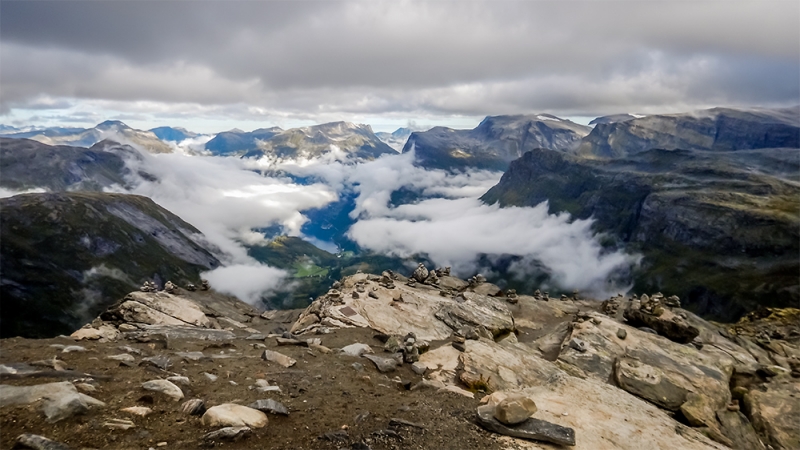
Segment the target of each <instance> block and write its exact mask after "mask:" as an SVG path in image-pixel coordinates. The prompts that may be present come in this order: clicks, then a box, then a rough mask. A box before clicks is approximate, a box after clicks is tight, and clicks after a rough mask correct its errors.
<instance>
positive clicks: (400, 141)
mask: <svg viewBox="0 0 800 450" xmlns="http://www.w3.org/2000/svg"><path fill="white" fill-rule="evenodd" d="M411 133H413V130H412V129H411V128H405V127H403V128H398V129H396V130H394V131H392V132H391V133H386V132H379V133H375V136H377V137H378V139H380V140H382V141H383V142H385V143H386V144H387V145H388V146H389V147H392V148H393V149H395V150H397V151H398V152H399V151H402V150H403V146H404V145H405V144H406V141H408V137H409V136H411Z"/></svg>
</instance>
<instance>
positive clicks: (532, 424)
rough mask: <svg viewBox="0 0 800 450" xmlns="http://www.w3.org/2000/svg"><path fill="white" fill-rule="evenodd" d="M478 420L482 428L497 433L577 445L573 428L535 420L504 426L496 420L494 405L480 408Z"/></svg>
mask: <svg viewBox="0 0 800 450" xmlns="http://www.w3.org/2000/svg"><path fill="white" fill-rule="evenodd" d="M477 418H478V424H479V425H480V426H482V427H483V428H485V429H487V430H489V431H492V432H495V433H499V434H503V435H506V436H511V437H517V438H522V439H531V440H535V441H544V442H551V443H553V444H558V445H567V446H574V445H575V430H573V429H572V428H568V427H562V426H560V425H556V424H554V423H550V422H547V421H544V420H539V419H534V418H530V419H528V420H526V421H524V422H522V423H520V424H517V425H512V426H508V425H504V424H503V423H501V422H500V421H499V420H497V419H495V418H494V406H492V405H484V406H480V407H478V414H477Z"/></svg>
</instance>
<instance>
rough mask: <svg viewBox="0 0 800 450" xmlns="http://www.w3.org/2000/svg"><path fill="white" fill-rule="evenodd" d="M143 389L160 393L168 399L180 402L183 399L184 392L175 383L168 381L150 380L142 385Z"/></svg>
mask: <svg viewBox="0 0 800 450" xmlns="http://www.w3.org/2000/svg"><path fill="white" fill-rule="evenodd" d="M142 389H145V390H148V391H153V392H159V393H161V394H164V395H166V396H167V397H169V398H171V399H172V400H174V401H176V402H177V401H178V400H180V399H182V398H183V391H182V390H181V388H179V387H178V386H175V384H174V383H172V382H171V381H167V380H150V381H146V382H144V383H142Z"/></svg>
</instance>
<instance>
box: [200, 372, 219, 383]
mask: <svg viewBox="0 0 800 450" xmlns="http://www.w3.org/2000/svg"><path fill="white" fill-rule="evenodd" d="M203 376H205V377H206V379H207V380H208V381H210V382H212V383H213V382H215V381H217V379H219V377H218V376H216V375H214V374H213V373H208V372H203Z"/></svg>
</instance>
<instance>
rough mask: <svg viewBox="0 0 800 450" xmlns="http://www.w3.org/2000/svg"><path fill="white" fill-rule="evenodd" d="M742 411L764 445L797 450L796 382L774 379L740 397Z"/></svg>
mask: <svg viewBox="0 0 800 450" xmlns="http://www.w3.org/2000/svg"><path fill="white" fill-rule="evenodd" d="M743 406H744V412H745V414H746V415H747V416H748V417H749V418H750V421H751V422H752V423H753V427H754V428H755V430H756V431H757V432H758V433H759V434H760V435H761V436H762V437H763V439H764V442H766V443H768V444H769V445H772V446H773V447H774V448H776V449H787V450H788V449H795V448H800V427H798V426H797V424H799V423H800V381H798V380H797V379H796V378H794V379H782V380H774V381H772V382H771V383H768V384H767V385H766V390H764V391H762V390H758V389H755V390H751V391H750V392H748V393H747V395H745V396H744V404H743Z"/></svg>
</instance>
